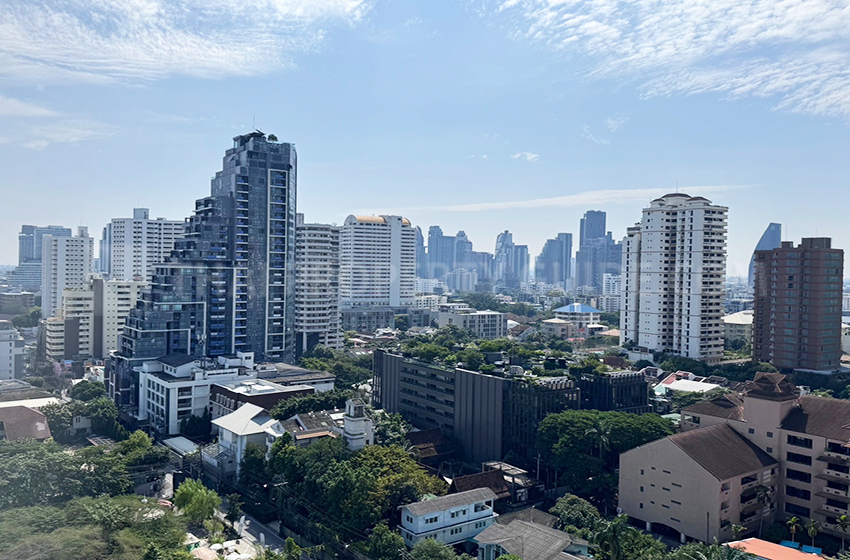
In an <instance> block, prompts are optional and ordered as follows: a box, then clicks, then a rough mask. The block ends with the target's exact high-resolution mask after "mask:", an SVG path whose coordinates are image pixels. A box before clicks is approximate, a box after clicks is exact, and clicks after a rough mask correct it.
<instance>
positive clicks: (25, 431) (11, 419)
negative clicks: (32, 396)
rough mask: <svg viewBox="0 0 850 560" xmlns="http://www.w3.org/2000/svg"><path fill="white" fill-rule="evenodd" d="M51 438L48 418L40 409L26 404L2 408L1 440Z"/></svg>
mask: <svg viewBox="0 0 850 560" xmlns="http://www.w3.org/2000/svg"><path fill="white" fill-rule="evenodd" d="M49 438H50V426H48V424H47V418H46V417H45V416H44V414H42V413H41V412H39V411H38V410H36V409H34V408H29V407H26V406H7V407H2V408H0V440H3V439H5V440H7V441H17V440H19V439H34V440H37V441H44V440H46V439H49Z"/></svg>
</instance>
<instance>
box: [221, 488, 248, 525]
mask: <svg viewBox="0 0 850 560" xmlns="http://www.w3.org/2000/svg"><path fill="white" fill-rule="evenodd" d="M226 498H227V513H226V514H225V516H224V518H225V519H227V520H228V521H230V523H235V522H236V520H237V519H239V514H240V513H242V506H244V505H245V502H244V501H243V500H242V495H241V494H237V493H235V492H234V493H233V494H228V495H227V496H226Z"/></svg>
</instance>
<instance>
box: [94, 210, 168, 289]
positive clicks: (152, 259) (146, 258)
mask: <svg viewBox="0 0 850 560" xmlns="http://www.w3.org/2000/svg"><path fill="white" fill-rule="evenodd" d="M183 228H184V223H183V220H166V219H165V218H156V219H154V220H151V219H150V212H149V210H148V209H147V208H134V209H133V217H132V218H112V221H111V222H110V223H109V224H107V225H106V227H104V228H103V237H102V239H101V240H100V272H101V273H102V274H103V275H104V276H105V277H107V278H109V279H110V280H126V281H129V280H148V281H149V280H151V278H152V277H153V274H154V270H155V267H156V265H158V264H160V263H162V262H165V259H166V258H167V257H169V256H170V255H171V251H173V250H174V242H175V241H176V240H177V239H179V238H180V237H182V236H183Z"/></svg>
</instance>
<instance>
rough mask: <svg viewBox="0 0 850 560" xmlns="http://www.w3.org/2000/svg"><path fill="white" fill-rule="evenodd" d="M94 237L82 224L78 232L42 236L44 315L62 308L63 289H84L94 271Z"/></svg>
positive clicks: (42, 305) (47, 315)
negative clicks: (71, 234) (74, 233)
mask: <svg viewBox="0 0 850 560" xmlns="http://www.w3.org/2000/svg"><path fill="white" fill-rule="evenodd" d="M93 248H94V240H93V239H92V238H91V237H89V233H88V228H85V227H82V226H81V227H79V228H78V229H77V235H75V236H74V237H68V236H65V235H62V236H59V237H55V236H53V235H52V234H45V235H43V236H42V238H41V316H42V317H45V318H46V317H52V316H53V314H54V313H55V312H56V310H57V309H60V308H61V307H62V292H63V291H64V290H66V289H68V288H82V287H83V286H85V284H86V282H88V280H89V276H90V275H91V273H92V249H93Z"/></svg>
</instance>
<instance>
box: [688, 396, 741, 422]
mask: <svg viewBox="0 0 850 560" xmlns="http://www.w3.org/2000/svg"><path fill="white" fill-rule="evenodd" d="M682 412H685V413H688V414H705V415H707V416H713V417H715V418H727V419H729V420H737V421H739V422H740V421H743V420H744V403H743V401H741V399H739V398H738V397H737V396H735V395H734V394H733V393H729V394H726V395H723V396H722V397H718V398H716V399H713V400H710V401H703V402H700V403H696V404H692V405H691V406H686V407H685V408H683V409H682Z"/></svg>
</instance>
